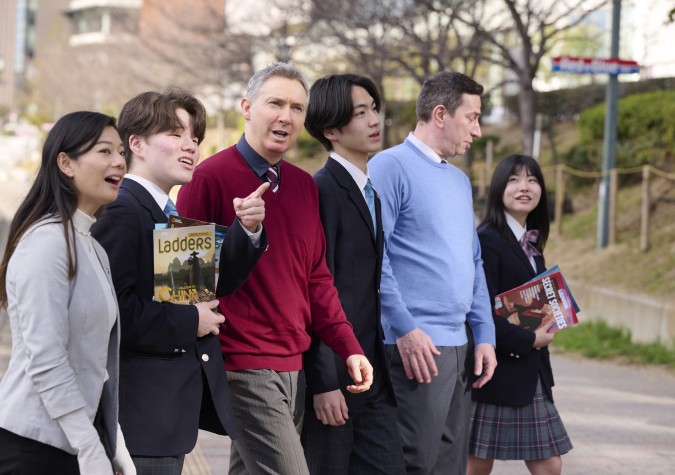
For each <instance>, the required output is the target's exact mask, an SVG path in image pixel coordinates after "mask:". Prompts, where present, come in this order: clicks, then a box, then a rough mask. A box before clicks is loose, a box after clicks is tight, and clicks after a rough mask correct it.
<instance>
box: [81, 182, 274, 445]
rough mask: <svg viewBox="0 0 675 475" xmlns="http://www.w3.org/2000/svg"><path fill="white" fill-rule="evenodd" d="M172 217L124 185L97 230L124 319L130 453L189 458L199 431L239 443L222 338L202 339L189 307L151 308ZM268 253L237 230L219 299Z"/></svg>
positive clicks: (134, 186) (123, 378)
mask: <svg viewBox="0 0 675 475" xmlns="http://www.w3.org/2000/svg"><path fill="white" fill-rule="evenodd" d="M166 222H167V218H166V216H165V214H164V212H163V210H161V209H160V208H159V206H158V205H157V202H156V201H155V200H154V199H153V198H152V196H151V195H150V193H148V192H147V190H145V188H143V187H142V186H141V185H140V184H138V183H137V182H135V181H132V180H124V181H123V182H122V186H121V189H120V192H119V195H118V198H117V200H116V201H115V202H114V203H112V204H110V205H108V207H107V208H106V209H105V210H104V212H103V214H102V216H101V217H100V218H99V220H98V221H97V222H96V224H95V225H94V227H93V228H92V234H93V236H94V237H95V238H96V239H97V240H98V241H99V242H100V243H101V245H102V246H103V247H104V248H105V250H106V251H107V253H108V256H109V258H110V267H111V272H112V277H113V282H114V284H115V291H116V293H117V300H118V302H119V307H120V318H121V329H122V339H121V352H120V414H119V420H120V424H121V426H122V430H123V433H124V437H125V440H126V444H127V447H128V448H129V452H130V453H131V454H132V455H140V456H169V455H179V454H186V453H188V452H190V451H191V450H192V449H193V448H194V446H195V444H196V441H197V433H198V431H197V429H198V428H201V429H205V430H209V431H212V432H215V433H218V434H226V433H227V434H229V435H230V436H235V437H236V428H235V426H234V417H233V415H232V409H231V406H230V396H229V392H228V385H227V377H226V373H225V370H224V368H223V356H222V353H221V351H220V343H219V339H218V336H214V335H208V336H206V337H203V338H197V336H196V335H197V326H198V313H197V309H196V308H195V307H194V306H192V305H177V304H172V303H168V302H162V303H159V302H154V301H153V295H154V289H153V287H154V277H153V246H152V231H153V229H154V226H155V223H166ZM265 246H266V242H265V238H264V237H263V238H262V239H261V246H260V248H259V249H256V248H254V247H253V245H252V244H251V241H250V238H249V237H248V236H247V235H246V233H245V231H244V230H243V228H241V226H240V225H239V224H238V223H234V224H233V225H232V226H231V227H230V231H228V233H227V235H226V238H225V240H224V242H223V246H222V250H221V259H220V260H221V267H220V269H221V270H220V278H219V280H218V288H217V290H216V293H217V294H218V295H222V294H224V293H227V292H231V291H233V290H234V289H236V287H238V286H239V285H240V284H241V283H242V282H243V281H244V280H245V279H246V276H247V275H248V273H249V272H250V270H251V269H252V268H253V266H254V265H255V263H256V262H257V259H258V258H259V257H260V255H261V254H262V252H263V250H264V248H265Z"/></svg>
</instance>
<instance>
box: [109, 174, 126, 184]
mask: <svg viewBox="0 0 675 475" xmlns="http://www.w3.org/2000/svg"><path fill="white" fill-rule="evenodd" d="M105 181H107V182H108V183H110V184H111V185H119V184H120V182H121V181H122V177H121V176H120V175H110V176H107V177H105Z"/></svg>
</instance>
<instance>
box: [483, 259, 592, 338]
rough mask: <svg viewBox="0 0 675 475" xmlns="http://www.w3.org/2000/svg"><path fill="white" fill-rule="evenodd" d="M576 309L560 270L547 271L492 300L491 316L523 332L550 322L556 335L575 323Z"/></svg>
mask: <svg viewBox="0 0 675 475" xmlns="http://www.w3.org/2000/svg"><path fill="white" fill-rule="evenodd" d="M577 312H578V307H577V305H576V302H575V301H574V297H572V294H571V292H570V290H569V287H567V284H566V282H565V279H564V278H563V276H562V273H561V272H560V270H553V271H551V270H548V271H546V272H544V273H542V274H539V275H538V276H536V277H535V278H534V279H532V280H530V281H529V282H526V283H525V284H523V285H521V286H518V287H516V288H514V289H511V290H509V291H506V292H502V293H501V294H499V295H497V296H496V297H495V313H496V314H497V315H500V316H502V317H504V318H506V319H507V320H508V321H509V322H510V323H512V324H514V325H518V326H520V327H521V328H524V329H526V330H532V331H534V330H536V329H537V328H538V327H539V326H541V325H543V324H546V323H548V322H549V321H550V320H551V319H553V320H554V321H555V324H554V325H553V326H552V327H551V329H550V330H549V332H550V333H554V332H557V331H558V330H562V329H563V328H567V327H571V326H573V325H576V324H577V323H578V321H579V320H578V318H577Z"/></svg>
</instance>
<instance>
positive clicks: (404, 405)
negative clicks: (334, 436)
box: [368, 72, 497, 475]
mask: <svg viewBox="0 0 675 475" xmlns="http://www.w3.org/2000/svg"><path fill="white" fill-rule="evenodd" d="M482 93H483V87H482V86H481V85H480V84H478V83H476V82H475V81H473V80H472V79H471V78H469V77H467V76H465V75H463V74H460V73H454V72H453V73H450V72H443V73H439V74H437V75H435V76H433V77H431V78H429V79H428V80H427V81H426V82H425V83H424V85H423V86H422V90H421V92H420V94H419V97H418V99H417V125H416V127H415V131H414V132H412V133H410V134H409V135H408V137H407V138H406V140H405V141H404V142H403V143H402V144H400V145H397V146H395V147H393V148H390V149H387V150H384V151H382V152H380V153H379V154H377V155H376V156H375V157H373V159H372V160H371V161H370V163H369V165H368V168H369V169H370V174H371V178H372V180H373V184H374V186H375V188H376V189H377V190H378V192H379V194H380V198H381V201H382V227H383V230H384V238H385V246H386V256H385V258H384V263H383V268H382V283H381V287H380V290H381V298H382V325H383V327H384V334H385V343H386V344H387V345H388V346H387V348H388V351H389V352H390V354H391V357H392V363H391V364H392V367H391V378H392V383H393V385H394V392H395V393H396V400H397V403H398V414H397V416H398V423H399V430H400V433H401V438H402V442H403V450H404V454H405V459H406V470H407V472H408V473H411V474H412V473H414V474H437V473H438V474H440V473H443V474H457V475H460V474H461V475H463V474H464V473H465V472H466V459H467V450H468V439H469V419H470V409H471V394H470V385H471V382H470V379H475V381H474V382H473V384H472V385H473V386H474V387H481V386H482V385H484V384H485V383H486V382H488V381H489V380H490V378H491V377H492V373H493V372H494V369H495V366H496V364H497V360H496V357H495V351H494V345H495V329H494V323H493V321H492V311H491V304H490V300H489V296H488V290H487V286H486V283H485V274H484V273H483V261H482V260H481V255H480V246H479V242H478V237H477V234H476V230H475V220H474V212H473V205H472V194H471V184H470V182H469V180H468V178H467V176H466V175H465V174H464V173H463V172H462V171H461V170H459V169H458V168H456V167H455V166H453V165H451V164H449V163H447V159H449V158H451V157H456V156H459V155H462V154H463V153H465V152H466V150H467V149H468V148H469V147H470V146H471V143H472V142H473V140H474V139H475V138H478V137H480V135H481V132H480V125H479V123H478V118H479V116H480V107H481V99H480V95H481V94H482ZM467 323H468V326H469V327H470V329H471V332H472V333H473V340H474V342H475V348H474V355H473V356H474V367H473V369H471V368H469V369H468V370H467V369H466V367H465V365H466V362H467V358H468V356H469V355H468V348H469V345H468V337H467V330H466V324H467ZM472 370H473V373H474V375H475V376H476V378H473V377H472V375H471V372H472Z"/></svg>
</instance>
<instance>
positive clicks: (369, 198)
mask: <svg viewBox="0 0 675 475" xmlns="http://www.w3.org/2000/svg"><path fill="white" fill-rule="evenodd" d="M363 191H364V193H365V195H366V204H367V205H368V211H370V218H371V219H372V220H373V230H374V231H375V233H377V221H376V220H375V192H374V191H373V184H372V183H371V182H370V178H368V181H367V182H366V186H364V187H363Z"/></svg>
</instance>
